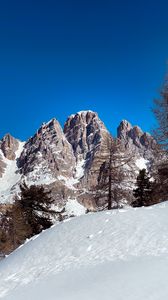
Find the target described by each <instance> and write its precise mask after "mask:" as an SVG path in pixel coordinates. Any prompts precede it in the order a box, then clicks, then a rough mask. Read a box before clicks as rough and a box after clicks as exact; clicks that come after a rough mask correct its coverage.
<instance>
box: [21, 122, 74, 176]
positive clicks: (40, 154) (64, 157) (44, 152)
mask: <svg viewBox="0 0 168 300" xmlns="http://www.w3.org/2000/svg"><path fill="white" fill-rule="evenodd" d="M74 161H75V159H74V156H73V151H72V147H71V145H70V144H69V143H68V141H67V140H66V138H65V136H64V133H63V131H62V128H61V126H60V124H59V122H58V121H57V120H56V119H52V120H50V121H49V122H47V123H43V124H42V125H41V127H40V128H39V129H38V130H37V132H36V133H35V135H34V136H33V137H32V138H30V139H29V140H28V142H27V143H26V144H25V147H24V151H23V152H22V154H21V157H20V160H19V164H20V167H21V168H22V172H23V174H28V173H32V172H33V173H32V175H33V176H34V177H36V178H38V177H39V176H40V175H41V174H42V173H45V174H46V178H47V174H50V175H52V177H53V178H56V177H57V176H58V175H60V174H61V175H65V174H66V175H69V176H70V175H71V174H72V173H73V167H74ZM67 166H69V167H67ZM39 173H40V174H39ZM37 175H39V176H37ZM50 177H51V176H50Z"/></svg>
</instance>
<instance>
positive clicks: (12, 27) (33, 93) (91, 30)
mask: <svg viewBox="0 0 168 300" xmlns="http://www.w3.org/2000/svg"><path fill="white" fill-rule="evenodd" d="M166 2H167V1H162V0H161V1H148V0H146V1H144V0H141V1H135V0H134V1H130V0H127V1H125V0H121V1H112V0H111V1H107V0H104V1H93V0H89V1H88V0H85V1H79V0H78V1H74V0H72V1H71V0H68V1H65V0H61V1H56V0H55V1H51V0H48V1H42V0H41V1H36V0H33V1H31V0H29V1H17V0H16V1H11V0H6V1H0V99H1V118H0V136H3V135H4V134H5V133H7V132H10V133H11V134H12V135H14V136H16V137H18V138H20V139H22V140H24V139H27V138H28V137H29V136H31V135H33V134H34V132H35V131H36V129H37V128H38V127H39V126H40V124H41V123H42V122H43V121H48V120H49V119H51V118H53V117H56V118H57V119H58V120H59V121H60V122H61V124H62V125H63V124H64V122H65V120H66V118H67V116H68V115H70V114H72V113H75V112H77V111H80V110H87V109H90V110H94V111H97V112H98V114H99V116H100V118H101V119H102V120H103V121H104V123H105V125H106V126H107V128H108V129H109V130H110V131H112V133H115V130H116V127H117V125H118V123H119V122H120V121H121V120H122V119H127V120H129V121H130V122H131V123H133V124H138V125H139V126H141V127H142V129H144V130H145V131H150V130H151V128H152V126H153V124H154V118H153V115H152V113H151V107H152V101H153V98H155V97H156V96H157V94H158V92H159V90H160V87H161V85H162V82H163V79H164V76H165V72H166V69H167V59H168V18H167V11H168V3H166Z"/></svg>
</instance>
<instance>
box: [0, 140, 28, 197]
mask: <svg viewBox="0 0 168 300" xmlns="http://www.w3.org/2000/svg"><path fill="white" fill-rule="evenodd" d="M24 144H25V143H24V142H20V141H18V149H17V150H16V152H15V157H16V158H15V159H14V160H10V159H8V158H6V157H5V156H4V154H3V152H2V150H0V154H1V157H2V159H3V162H4V163H5V166H6V167H5V170H4V173H3V174H2V177H1V178H0V202H1V203H6V202H10V201H11V200H12V198H13V195H14V194H15V193H16V191H17V189H18V186H17V183H18V182H19V180H20V178H21V174H20V173H19V169H18V166H17V160H18V158H19V157H20V155H21V152H22V151H23V147H24Z"/></svg>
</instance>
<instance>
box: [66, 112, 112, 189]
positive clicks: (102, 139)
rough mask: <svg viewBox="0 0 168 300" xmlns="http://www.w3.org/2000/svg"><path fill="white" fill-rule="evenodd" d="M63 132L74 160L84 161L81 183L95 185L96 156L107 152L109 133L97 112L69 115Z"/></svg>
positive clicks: (98, 165)
mask: <svg viewBox="0 0 168 300" xmlns="http://www.w3.org/2000/svg"><path fill="white" fill-rule="evenodd" d="M64 133H65V136H66V138H67V140H68V142H69V143H70V144H71V145H72V149H73V152H74V155H75V158H76V161H77V162H78V161H79V160H82V159H83V160H84V161H85V163H84V178H83V181H82V183H83V184H84V182H85V184H86V185H87V189H89V188H90V187H92V186H95V185H96V184H97V177H98V170H99V168H100V163H99V160H98V157H99V156H100V153H101V155H102V156H103V155H104V153H105V152H107V146H108V141H109V139H110V133H109V132H108V130H107V129H106V127H105V125H104V123H103V122H102V121H101V120H100V119H99V117H98V115H97V113H95V112H92V111H81V112H79V113H77V114H75V115H71V116H70V117H69V118H68V120H67V121H66V123H65V126H64ZM101 163H102V162H101Z"/></svg>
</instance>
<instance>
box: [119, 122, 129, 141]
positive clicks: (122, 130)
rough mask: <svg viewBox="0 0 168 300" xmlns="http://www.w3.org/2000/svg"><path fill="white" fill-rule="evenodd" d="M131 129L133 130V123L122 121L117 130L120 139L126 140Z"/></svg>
mask: <svg viewBox="0 0 168 300" xmlns="http://www.w3.org/2000/svg"><path fill="white" fill-rule="evenodd" d="M131 129H132V125H131V123H129V122H128V121H127V120H122V121H121V123H120V125H119V126H118V128H117V136H118V138H121V139H122V138H124V139H125V138H126V136H127V135H128V133H129V132H130V130H131Z"/></svg>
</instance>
